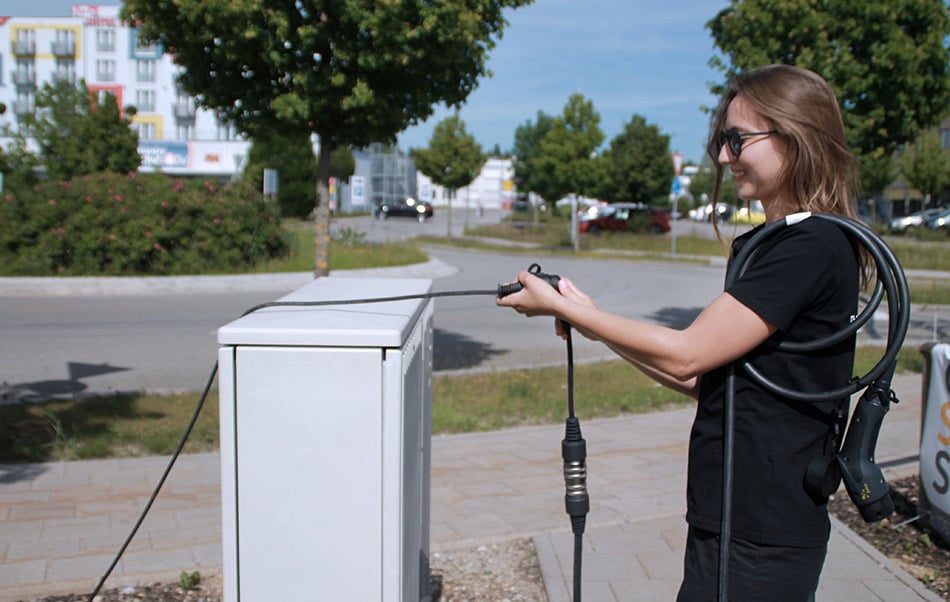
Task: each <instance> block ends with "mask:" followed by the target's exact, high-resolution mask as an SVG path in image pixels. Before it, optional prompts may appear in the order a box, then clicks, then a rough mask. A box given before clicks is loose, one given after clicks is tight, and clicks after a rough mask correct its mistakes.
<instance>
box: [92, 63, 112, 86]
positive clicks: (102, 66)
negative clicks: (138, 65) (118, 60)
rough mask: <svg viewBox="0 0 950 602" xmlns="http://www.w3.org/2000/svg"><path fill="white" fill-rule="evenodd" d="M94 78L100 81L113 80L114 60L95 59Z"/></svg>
mask: <svg viewBox="0 0 950 602" xmlns="http://www.w3.org/2000/svg"><path fill="white" fill-rule="evenodd" d="M96 80H97V81H100V82H113V81H115V61H113V60H106V59H100V60H98V61H96Z"/></svg>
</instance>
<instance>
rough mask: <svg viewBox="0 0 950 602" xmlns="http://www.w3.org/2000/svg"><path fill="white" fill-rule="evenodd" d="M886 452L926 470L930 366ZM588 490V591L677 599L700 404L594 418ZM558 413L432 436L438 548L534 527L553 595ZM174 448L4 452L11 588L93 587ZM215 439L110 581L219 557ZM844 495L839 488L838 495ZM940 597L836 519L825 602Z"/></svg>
mask: <svg viewBox="0 0 950 602" xmlns="http://www.w3.org/2000/svg"><path fill="white" fill-rule="evenodd" d="M895 390H896V391H897V392H898V396H899V397H900V398H901V400H902V403H900V404H898V405H896V406H893V408H892V410H891V413H890V414H889V415H888V417H887V419H886V420H885V422H884V427H883V429H882V431H881V438H880V444H879V446H878V453H877V458H878V461H879V462H880V463H881V464H882V465H883V466H889V465H891V464H893V465H895V468H894V469H893V471H892V472H891V474H893V475H894V476H903V475H907V474H915V473H916V470H917V464H916V455H917V453H918V450H919V444H918V438H919V428H920V418H919V414H920V397H921V394H920V377H919V376H916V375H912V376H900V377H899V378H897V379H896V380H895ZM581 420H582V423H581V426H582V429H583V435H584V437H585V439H586V440H587V442H588V450H589V451H588V470H589V479H588V486H589V491H590V495H591V499H592V505H591V512H590V515H589V518H588V527H587V531H586V534H585V538H584V546H585V547H584V561H583V563H584V598H585V600H588V601H590V602H599V601H614V600H672V599H674V597H675V592H676V589H677V587H678V584H679V580H680V575H681V570H682V569H681V557H682V548H683V541H684V539H685V533H686V528H685V523H684V521H683V514H684V511H685V499H684V498H685V495H684V488H685V469H686V446H687V435H688V431H689V425H690V422H691V420H692V410H691V409H683V410H676V411H670V412H660V413H655V414H646V415H641V416H631V417H624V418H617V419H610V420H589V421H584V420H583V416H581ZM563 436H564V434H563V427H561V426H545V427H531V428H518V429H512V430H505V431H496V432H490V433H477V434H466V435H451V436H437V437H434V438H433V445H432V450H433V451H432V517H431V542H432V544H431V545H432V551H433V552H437V551H439V550H448V549H459V548H466V547H470V546H475V545H482V544H489V543H492V542H497V541H504V540H508V539H512V538H516V537H532V538H533V539H534V542H535V545H536V547H537V550H538V557H539V560H540V563H541V567H542V572H543V574H544V579H545V585H546V587H547V591H548V595H549V599H550V601H551V602H562V601H567V600H570V583H571V581H572V578H571V565H572V545H573V539H572V536H571V534H570V527H569V523H568V517H567V515H566V514H565V513H564V508H563V501H562V500H563V477H562V475H561V459H560V441H561V438H562V437H563ZM166 463H167V459H166V458H144V459H128V460H103V461H82V462H64V463H52V464H36V465H0V602H15V601H18V600H22V599H27V598H29V597H33V596H39V595H48V594H52V593H65V592H73V593H83V592H87V593H88V592H91V590H92V589H93V588H94V587H95V584H96V583H97V582H98V580H99V578H100V577H101V575H102V574H103V573H104V572H105V570H106V568H107V567H108V566H109V564H110V562H111V561H112V557H113V555H114V554H115V552H116V551H117V550H118V549H119V547H120V545H121V544H122V542H123V541H124V540H125V538H126V536H127V534H128V532H129V530H130V528H131V526H132V525H133V524H134V522H135V520H136V518H137V516H138V514H139V512H140V511H141V509H142V508H143V507H144V505H145V503H146V500H147V498H148V496H149V494H150V493H151V490H152V488H153V487H154V484H155V482H156V481H157V479H158V477H159V476H160V475H161V473H162V471H163V469H164V467H165V464H166ZM219 466H220V458H219V456H218V454H213V453H212V454H198V455H189V456H183V457H182V458H181V459H179V462H178V464H177V465H176V466H175V468H174V470H172V472H171V475H170V477H169V479H168V481H167V482H166V484H165V487H164V489H163V491H162V494H161V495H160V496H159V498H158V500H157V501H156V503H155V505H154V506H153V507H152V510H151V512H150V513H149V515H148V517H147V518H146V519H145V521H144V523H143V525H142V527H141V529H140V531H139V533H138V535H137V536H136V538H135V539H134V540H133V542H132V543H131V545H130V546H129V548H128V550H127V551H126V553H125V555H124V556H123V558H122V559H121V561H120V562H119V564H118V565H117V567H116V570H115V571H114V574H113V576H112V578H111V579H110V580H109V582H108V586H112V587H117V586H122V585H128V584H132V583H142V582H149V581H153V580H157V579H163V580H164V579H170V580H177V578H178V574H179V573H180V572H181V571H183V570H188V571H193V570H199V571H201V572H202V574H214V573H217V572H218V571H220V567H221V513H220V511H221V500H220V494H219V485H220V474H219ZM842 495H843V494H842ZM858 599H860V600H865V601H876V600H882V601H893V602H898V601H901V602H903V601H907V600H938V599H939V598H937V597H936V596H934V595H932V594H929V593H928V592H927V591H926V590H924V588H923V587H922V586H920V585H918V584H917V582H916V581H915V580H914V579H913V578H912V577H910V576H909V575H908V574H907V573H906V572H904V571H903V570H901V569H899V568H898V567H896V566H895V565H894V564H893V563H891V562H890V561H889V560H887V559H886V558H884V557H883V556H881V555H880V554H879V553H877V552H876V551H875V550H873V549H872V548H870V547H869V546H867V545H866V544H865V543H864V542H863V541H862V540H861V539H860V538H859V537H857V536H856V535H854V534H853V533H851V532H850V531H849V530H848V529H847V528H846V527H844V526H843V525H840V524H836V525H835V528H834V531H833V534H832V539H831V544H830V552H829V558H828V562H827V564H826V569H825V571H824V574H823V577H822V581H821V587H820V589H819V593H818V600H819V602H839V601H840V602H845V601H849V602H850V601H852V600H858Z"/></svg>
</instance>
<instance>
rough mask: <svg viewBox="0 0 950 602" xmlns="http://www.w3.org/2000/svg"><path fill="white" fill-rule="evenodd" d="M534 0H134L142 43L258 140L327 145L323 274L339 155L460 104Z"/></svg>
mask: <svg viewBox="0 0 950 602" xmlns="http://www.w3.org/2000/svg"><path fill="white" fill-rule="evenodd" d="M530 1H531V0H468V1H467V2H418V1H416V0H391V1H389V2H350V1H344V0H331V1H327V2H314V1H312V0H298V1H296V2H255V1H251V0H232V1H225V0H177V1H175V2H154V1H153V0H126V2H125V5H124V7H123V10H122V17H123V18H124V19H126V20H127V21H129V22H134V23H140V24H141V27H140V30H139V36H140V38H141V39H142V40H144V41H148V42H158V43H161V44H162V45H163V46H164V47H165V48H166V49H167V50H168V51H170V52H173V53H174V56H175V61H176V63H177V64H178V65H179V66H180V67H182V69H183V71H182V73H181V74H180V76H179V83H180V85H181V86H182V87H183V89H184V90H185V91H187V92H188V93H189V94H191V95H193V96H195V97H196V98H197V100H198V102H199V103H200V105H201V106H203V107H207V108H210V109H214V110H215V111H216V112H217V114H218V116H219V118H221V119H222V120H225V121H229V122H231V123H233V124H234V125H235V127H237V128H238V129H239V130H240V131H242V132H244V133H247V134H250V135H251V136H253V134H254V133H255V131H256V130H258V129H260V128H264V127H270V126H273V124H274V123H284V124H287V125H289V126H291V127H301V128H306V129H307V130H308V131H310V132H312V133H314V134H317V136H319V140H320V156H319V160H318V165H319V168H318V173H319V185H318V190H317V207H316V220H315V224H314V229H315V239H316V243H317V244H316V249H317V251H316V256H315V258H314V272H315V274H316V275H317V276H322V275H325V274H327V273H328V271H329V243H330V224H329V208H328V202H327V199H328V198H329V194H328V193H329V190H328V189H329V177H330V156H331V154H332V152H333V150H334V149H335V148H337V147H339V146H351V147H355V148H362V147H366V146H368V145H369V144H370V143H372V142H394V141H395V138H396V134H397V133H399V132H400V131H402V130H404V129H405V128H406V127H408V126H410V125H414V124H416V123H418V122H419V121H421V120H424V119H426V118H427V117H429V116H430V115H432V113H433V110H434V106H435V105H437V104H439V103H445V104H446V105H448V106H454V107H458V106H460V105H461V104H462V103H463V102H464V101H465V99H466V98H467V97H468V95H469V93H471V91H472V90H474V89H475V87H476V85H477V83H478V79H479V78H480V77H481V76H482V75H485V74H486V72H487V68H486V61H487V57H488V53H489V51H490V50H491V49H492V48H494V45H495V41H496V38H497V37H499V36H501V34H502V31H503V29H504V26H505V25H506V24H507V21H506V20H505V18H504V14H503V11H504V9H506V8H516V7H520V6H523V5H526V4H529V3H530Z"/></svg>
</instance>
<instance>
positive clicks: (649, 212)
mask: <svg viewBox="0 0 950 602" xmlns="http://www.w3.org/2000/svg"><path fill="white" fill-rule="evenodd" d="M639 221H642V222H643V227H644V228H645V229H646V230H648V231H650V232H655V233H657V234H663V233H666V232H669V231H670V214H669V213H667V212H666V211H664V210H662V209H660V208H659V207H650V206H649V205H643V204H641V203H613V204H610V205H595V206H593V207H591V208H589V209H587V210H586V211H584V213H582V214H581V215H580V218H579V220H578V224H577V229H578V230H580V231H581V232H588V233H591V234H593V233H595V232H600V231H603V230H613V231H624V230H636V229H639V228H637V227H636V226H638V225H639V224H637V222H639Z"/></svg>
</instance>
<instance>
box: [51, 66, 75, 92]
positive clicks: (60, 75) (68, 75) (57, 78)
mask: <svg viewBox="0 0 950 602" xmlns="http://www.w3.org/2000/svg"><path fill="white" fill-rule="evenodd" d="M53 81H54V82H56V83H59V82H67V83H69V84H70V85H72V86H75V85H76V63H75V62H74V61H71V60H69V59H56V68H55V69H54V70H53Z"/></svg>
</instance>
